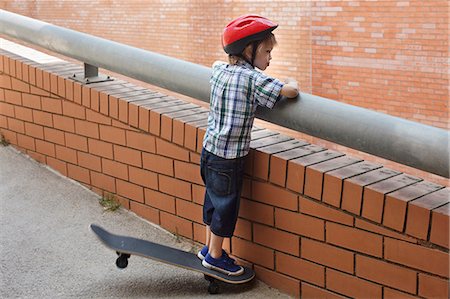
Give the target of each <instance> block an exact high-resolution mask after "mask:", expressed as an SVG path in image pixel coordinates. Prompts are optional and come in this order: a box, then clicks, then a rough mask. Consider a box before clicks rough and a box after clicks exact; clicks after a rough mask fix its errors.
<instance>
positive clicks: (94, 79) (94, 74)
mask: <svg viewBox="0 0 450 299" xmlns="http://www.w3.org/2000/svg"><path fill="white" fill-rule="evenodd" d="M69 79H72V80H74V81H77V82H79V83H81V84H90V83H99V82H106V81H113V80H114V79H112V78H111V77H110V76H105V75H99V74H98V67H96V66H94V65H91V64H88V63H84V76H79V75H78V76H77V75H76V74H73V75H72V76H70V77H69Z"/></svg>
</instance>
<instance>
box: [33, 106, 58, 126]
mask: <svg viewBox="0 0 450 299" xmlns="http://www.w3.org/2000/svg"><path fill="white" fill-rule="evenodd" d="M33 120H34V123H36V124H38V125H43V126H46V127H53V118H52V114H50V113H47V112H42V111H37V110H33Z"/></svg>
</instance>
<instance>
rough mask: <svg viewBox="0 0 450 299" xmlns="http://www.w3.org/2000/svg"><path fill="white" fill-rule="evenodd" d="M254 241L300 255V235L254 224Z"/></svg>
mask: <svg viewBox="0 0 450 299" xmlns="http://www.w3.org/2000/svg"><path fill="white" fill-rule="evenodd" d="M253 241H254V242H255V243H259V244H261V245H264V246H267V247H270V248H273V249H275V250H277V251H282V252H285V253H289V254H292V255H295V256H299V255H300V251H299V250H300V237H299V236H297V235H294V234H290V233H287V232H283V231H281V230H277V229H275V228H273V227H268V226H264V225H260V224H254V225H253Z"/></svg>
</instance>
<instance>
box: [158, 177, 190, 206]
mask: <svg viewBox="0 0 450 299" xmlns="http://www.w3.org/2000/svg"><path fill="white" fill-rule="evenodd" d="M158 178H159V190H160V191H161V192H164V193H167V194H170V195H173V196H176V197H179V198H183V199H186V200H192V199H191V184H190V183H188V182H185V181H182V180H178V179H175V178H171V177H168V176H165V175H161V174H160V175H158Z"/></svg>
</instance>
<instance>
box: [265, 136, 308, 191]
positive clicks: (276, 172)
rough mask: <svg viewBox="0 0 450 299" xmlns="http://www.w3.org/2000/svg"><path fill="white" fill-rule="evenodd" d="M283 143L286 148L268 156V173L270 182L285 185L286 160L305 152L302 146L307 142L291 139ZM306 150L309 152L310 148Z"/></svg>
mask: <svg viewBox="0 0 450 299" xmlns="http://www.w3.org/2000/svg"><path fill="white" fill-rule="evenodd" d="M284 144H285V146H286V148H287V149H288V150H286V151H283V152H281V153H277V154H274V155H272V156H270V174H269V180H270V182H271V183H274V184H276V185H279V186H282V187H284V186H286V177H287V162H288V160H290V159H294V158H298V157H300V156H299V155H303V154H305V152H304V151H302V150H304V148H303V147H302V146H305V145H307V143H305V142H303V141H301V140H293V141H290V142H287V143H284ZM291 147H292V148H291ZM305 148H306V147H305ZM299 151H302V153H299ZM307 152H308V153H311V152H312V149H311V150H310V151H307Z"/></svg>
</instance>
